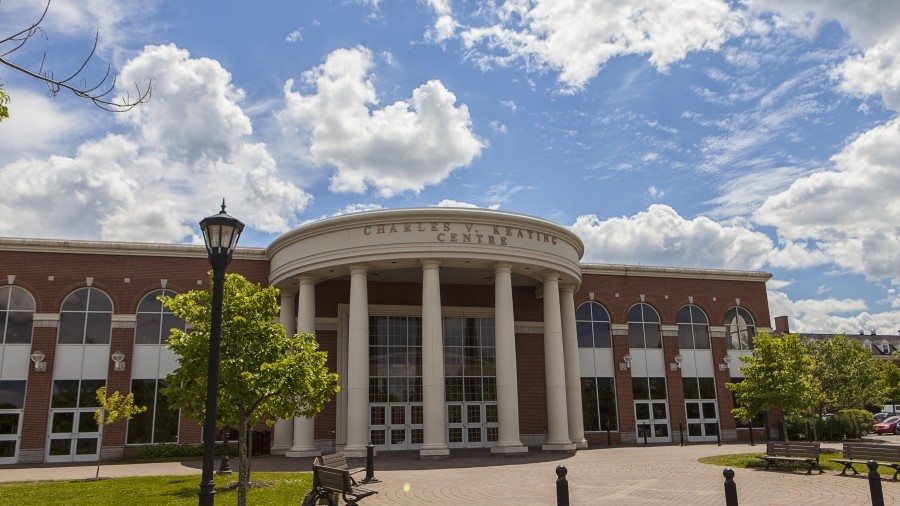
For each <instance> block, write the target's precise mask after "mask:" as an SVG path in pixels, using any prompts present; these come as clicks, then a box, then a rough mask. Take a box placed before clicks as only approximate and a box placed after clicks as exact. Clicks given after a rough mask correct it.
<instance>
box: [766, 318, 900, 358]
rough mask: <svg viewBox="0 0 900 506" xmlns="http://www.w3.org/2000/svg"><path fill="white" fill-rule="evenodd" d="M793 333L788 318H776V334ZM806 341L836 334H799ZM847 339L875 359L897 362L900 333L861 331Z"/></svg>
mask: <svg viewBox="0 0 900 506" xmlns="http://www.w3.org/2000/svg"><path fill="white" fill-rule="evenodd" d="M790 332H791V330H790V325H789V323H788V317H787V316H776V317H775V333H776V334H789V333H790ZM798 335H799V336H800V337H802V338H804V339H826V338H828V337H831V336H833V335H835V334H813V333H798ZM847 337H855V338H856V339H857V340H858V341H859V342H860V343H861V344H862V345H863V348H865V349H867V350H869V351H871V352H872V356H873V357H874V358H877V359H880V360H894V361H896V360H897V357H895V356H894V355H893V353H894V352H895V351H897V350H900V331H898V333H897V334H878V333H877V332H876V330H875V329H872V330H869V332H868V333H866V331H864V330H860V331H859V333H858V334H855V333H850V334H847Z"/></svg>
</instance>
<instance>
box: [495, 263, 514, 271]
mask: <svg viewBox="0 0 900 506" xmlns="http://www.w3.org/2000/svg"><path fill="white" fill-rule="evenodd" d="M512 266H513V264H510V263H506V262H497V263H495V264H494V272H512Z"/></svg>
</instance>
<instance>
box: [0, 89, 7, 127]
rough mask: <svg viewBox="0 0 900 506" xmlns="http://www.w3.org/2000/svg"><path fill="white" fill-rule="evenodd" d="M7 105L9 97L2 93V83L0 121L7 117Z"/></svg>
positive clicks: (2, 90) (1, 90)
mask: <svg viewBox="0 0 900 506" xmlns="http://www.w3.org/2000/svg"><path fill="white" fill-rule="evenodd" d="M8 103H9V95H7V94H6V91H4V89H3V83H0V121H3V118H8V117H9V107H7V105H6V104H8Z"/></svg>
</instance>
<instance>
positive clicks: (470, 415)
mask: <svg viewBox="0 0 900 506" xmlns="http://www.w3.org/2000/svg"><path fill="white" fill-rule="evenodd" d="M466 422H467V423H481V405H480V404H477V405H474V406H473V405H468V406H466Z"/></svg>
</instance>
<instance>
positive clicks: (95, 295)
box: [87, 288, 112, 312]
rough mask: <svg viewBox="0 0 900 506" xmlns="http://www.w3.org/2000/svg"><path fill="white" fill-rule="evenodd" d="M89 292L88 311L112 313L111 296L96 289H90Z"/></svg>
mask: <svg viewBox="0 0 900 506" xmlns="http://www.w3.org/2000/svg"><path fill="white" fill-rule="evenodd" d="M89 290H90V294H89V299H88V308H87V310H88V311H91V312H94V311H105V312H112V301H111V300H109V296H107V295H106V294H105V293H103V292H101V291H100V290H97V289H96V288H89Z"/></svg>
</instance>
